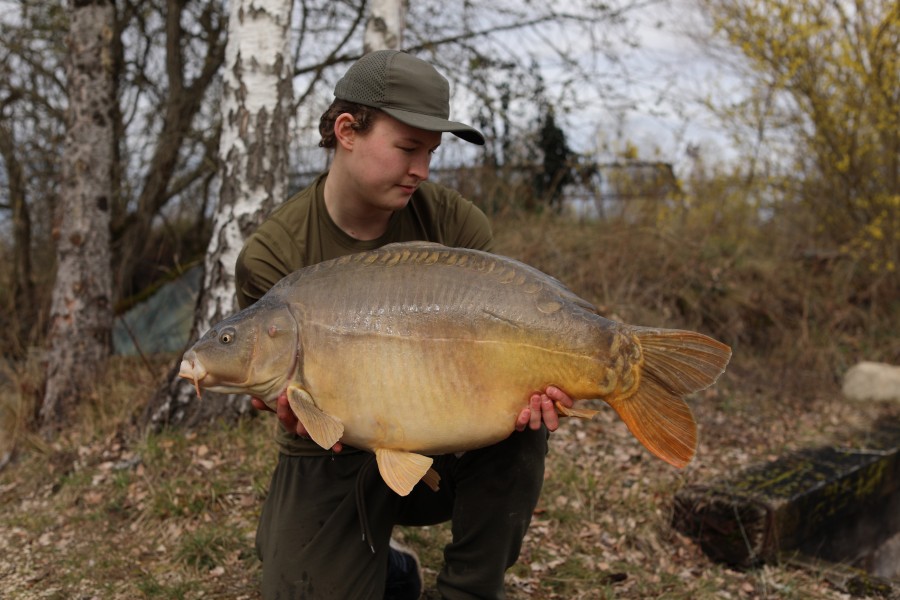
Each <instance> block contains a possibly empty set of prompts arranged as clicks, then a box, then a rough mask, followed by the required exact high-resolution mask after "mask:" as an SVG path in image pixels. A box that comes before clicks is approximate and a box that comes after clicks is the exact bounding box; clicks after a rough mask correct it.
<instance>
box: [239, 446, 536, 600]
mask: <svg viewBox="0 0 900 600" xmlns="http://www.w3.org/2000/svg"><path fill="white" fill-rule="evenodd" d="M546 454H547V432H546V430H545V429H541V430H539V431H531V430H527V431H525V432H522V433H513V434H512V435H511V436H510V437H509V438H507V439H506V440H504V441H502V442H500V443H498V444H495V445H493V446H489V447H487V448H482V449H480V450H474V451H471V452H466V453H465V454H463V455H462V456H460V457H457V456H455V455H444V456H438V457H435V463H434V468H435V469H436V470H437V471H438V473H440V475H441V489H440V491H438V492H432V491H431V490H430V489H429V488H428V487H427V486H425V485H424V484H421V483H420V484H419V485H417V486H416V487H415V489H414V490H413V491H412V493H410V495H409V496H407V497H405V498H403V497H400V496H398V495H397V494H395V493H394V492H393V491H391V490H390V489H389V488H388V487H387V486H386V485H385V484H384V482H383V481H382V479H381V476H380V475H379V473H378V468H377V466H376V464H375V457H374V455H372V454H369V453H367V452H357V453H351V454H346V455H341V454H334V455H326V456H315V457H309V456H287V455H283V454H282V455H280V456H279V460H278V466H277V467H276V468H275V473H274V474H273V476H272V484H271V487H270V489H269V495H268V497H267V499H266V502H265V505H264V506H263V511H262V515H261V516H260V523H259V529H258V531H257V536H256V547H257V552H258V554H259V558H260V560H262V570H263V580H262V592H263V598H265V599H266V600H275V599H279V600H288V599H294V598H298V599H299V598H303V599H308V600H313V599H315V600H326V599H328V600H331V599H334V600H354V599H357V598H358V599H361V600H362V599H366V600H381V599H382V598H383V596H384V586H385V577H386V575H387V557H388V543H389V541H390V537H391V531H392V529H393V528H394V526H395V525H408V526H415V525H434V524H437V523H441V522H445V521H448V520H450V521H452V525H451V528H452V533H453V540H452V542H451V543H450V544H448V545H447V547H446V548H445V549H444V565H443V568H442V570H441V572H440V574H439V575H438V583H437V585H438V590H439V591H440V593H441V595H442V596H443V597H444V598H446V599H448V600H458V599H472V598H504V597H505V594H504V590H503V576H504V573H505V571H506V569H508V568H509V567H511V566H512V565H513V564H514V563H515V562H516V560H517V558H518V556H519V551H520V549H521V546H522V538H523V537H524V536H525V532H526V530H527V529H528V524H529V523H530V521H531V515H532V513H533V511H534V508H535V506H536V505H537V501H538V497H539V496H540V491H541V486H542V484H543V480H544V459H545V457H546Z"/></svg>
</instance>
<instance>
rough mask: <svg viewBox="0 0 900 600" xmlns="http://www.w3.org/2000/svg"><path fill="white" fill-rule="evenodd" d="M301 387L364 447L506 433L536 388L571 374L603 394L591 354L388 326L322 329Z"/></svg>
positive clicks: (458, 446) (411, 446) (448, 442)
mask: <svg viewBox="0 0 900 600" xmlns="http://www.w3.org/2000/svg"><path fill="white" fill-rule="evenodd" d="M303 370H304V384H305V385H304V387H306V389H307V391H308V392H309V393H310V395H311V396H312V398H313V399H314V401H315V402H316V404H317V405H318V406H319V408H320V409H322V410H323V411H324V412H326V413H328V414H330V415H333V416H335V417H337V418H338V419H340V420H341V421H342V422H343V424H344V428H345V429H344V431H345V433H344V437H343V438H342V439H343V441H344V442H346V443H348V444H350V445H352V446H356V447H360V448H365V449H374V448H394V449H402V450H409V451H414V452H420V453H425V454H441V453H447V452H458V451H463V450H470V449H474V448H478V447H483V446H486V445H489V444H492V443H495V442H498V441H500V440H502V439H504V438H506V437H507V436H508V435H509V434H510V433H511V432H512V431H513V429H514V427H515V421H516V417H517V415H518V414H519V412H520V411H521V410H522V409H523V408H524V407H525V406H526V405H527V403H528V400H529V398H530V396H531V394H532V393H533V392H535V391H541V390H543V389H545V388H546V387H547V386H548V385H550V384H557V385H560V384H561V382H565V386H566V390H567V391H568V392H569V394H570V395H572V396H573V397H576V398H577V397H597V392H598V391H599V390H598V386H597V384H596V378H592V377H591V375H592V374H596V373H598V372H600V373H602V372H604V370H605V366H604V365H603V364H602V363H601V362H600V361H599V360H598V359H597V358H594V357H588V356H585V355H583V354H577V353H569V352H561V351H559V350H547V349H544V348H541V347H538V346H536V345H528V344H515V343H509V342H506V341H500V340H491V339H454V338H443V339H442V338H429V339H421V338H414V337H402V336H384V335H373V334H363V335H344V336H334V337H332V338H330V339H329V340H328V341H327V342H326V341H324V340H322V339H320V340H319V341H318V343H317V344H316V352H315V356H314V357H313V356H307V357H306V359H305V360H304V366H303Z"/></svg>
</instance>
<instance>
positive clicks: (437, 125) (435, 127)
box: [379, 106, 484, 146]
mask: <svg viewBox="0 0 900 600" xmlns="http://www.w3.org/2000/svg"><path fill="white" fill-rule="evenodd" d="M379 109H380V110H382V111H384V112H386V113H387V114H389V115H390V116H392V117H394V118H395V119H397V120H398V121H400V122H401V123H405V124H407V125H409V126H410V127H417V128H419V129H424V130H425V131H446V132H447V133H452V134H453V135H455V136H456V137H459V138H462V139H464V140H465V141H467V142H470V143H472V144H477V145H479V146H483V145H484V136H483V135H482V134H481V132H480V131H478V130H477V129H475V128H474V127H470V126H468V125H466V124H465V123H457V122H456V121H448V120H447V119H442V118H440V117H432V116H431V115H423V114H422V113H415V112H410V111H406V110H399V109H396V108H386V107H383V106H381V107H379Z"/></svg>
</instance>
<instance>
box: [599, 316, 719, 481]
mask: <svg viewBox="0 0 900 600" xmlns="http://www.w3.org/2000/svg"><path fill="white" fill-rule="evenodd" d="M634 334H635V336H636V337H637V339H638V341H639V343H640V345H641V351H642V354H643V359H644V360H643V365H642V366H641V371H640V380H639V386H638V389H637V391H636V392H635V393H634V394H631V395H630V396H627V397H625V398H618V399H612V400H610V401H609V404H610V406H612V407H613V409H615V411H616V412H617V413H618V414H619V417H621V419H622V420H623V421H624V422H625V424H626V425H627V426H628V429H629V430H630V431H631V433H632V434H633V435H634V437H636V438H637V439H638V441H640V442H641V444H643V445H644V446H645V447H646V448H647V449H648V450H649V451H650V452H652V453H653V454H655V455H656V456H658V457H659V458H661V459H663V460H664V461H666V462H668V463H669V464H671V465H674V466H676V467H679V468H683V467H685V466H687V464H688V463H690V462H691V459H693V457H694V453H695V452H696V448H697V424H696V422H695V421H694V416H693V414H692V413H691V409H690V407H689V406H688V405H687V403H686V402H685V401H684V396H685V395H687V394H690V393H693V392H697V391H700V390H703V389H706V388H707V387H709V386H711V385H712V384H713V383H715V381H716V380H717V379H718V377H719V375H721V374H722V373H723V372H724V371H725V367H726V366H727V365H728V361H729V360H730V359H731V348H729V347H728V346H726V345H725V344H723V343H721V342H718V341H716V340H714V339H712V338H710V337H707V336H705V335H703V334H700V333H695V332H691V331H679V330H665V329H649V328H640V327H637V328H634Z"/></svg>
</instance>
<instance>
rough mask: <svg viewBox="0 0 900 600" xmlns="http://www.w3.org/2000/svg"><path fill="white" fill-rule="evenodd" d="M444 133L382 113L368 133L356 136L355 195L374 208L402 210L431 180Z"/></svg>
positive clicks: (352, 167)
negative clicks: (424, 182) (421, 185)
mask: <svg viewBox="0 0 900 600" xmlns="http://www.w3.org/2000/svg"><path fill="white" fill-rule="evenodd" d="M440 143H441V133H440V132H438V131H425V130H424V129H417V128H415V127H410V126H409V125H405V124H403V123H401V122H400V121H397V120H396V119H394V118H393V117H390V116H388V115H385V114H380V115H378V116H377V117H376V119H375V122H374V123H373V124H372V127H371V128H370V129H369V130H368V131H367V132H365V133H362V134H360V133H356V134H355V136H354V141H353V147H352V151H351V152H350V155H349V159H350V160H349V161H348V166H349V173H348V176H349V177H350V178H351V179H352V182H353V185H354V188H355V192H356V193H355V196H356V197H357V198H358V199H359V200H360V201H362V202H364V203H366V204H368V205H370V206H371V207H372V208H379V209H382V210H390V211H394V210H398V209H401V208H403V207H404V206H406V204H407V202H409V198H410V196H412V194H413V192H414V191H416V187H418V185H419V184H420V183H421V182H422V181H424V180H426V179H427V178H428V171H429V167H430V164H431V156H432V154H433V152H434V151H435V150H436V149H437V147H438V146H439V145H440Z"/></svg>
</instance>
